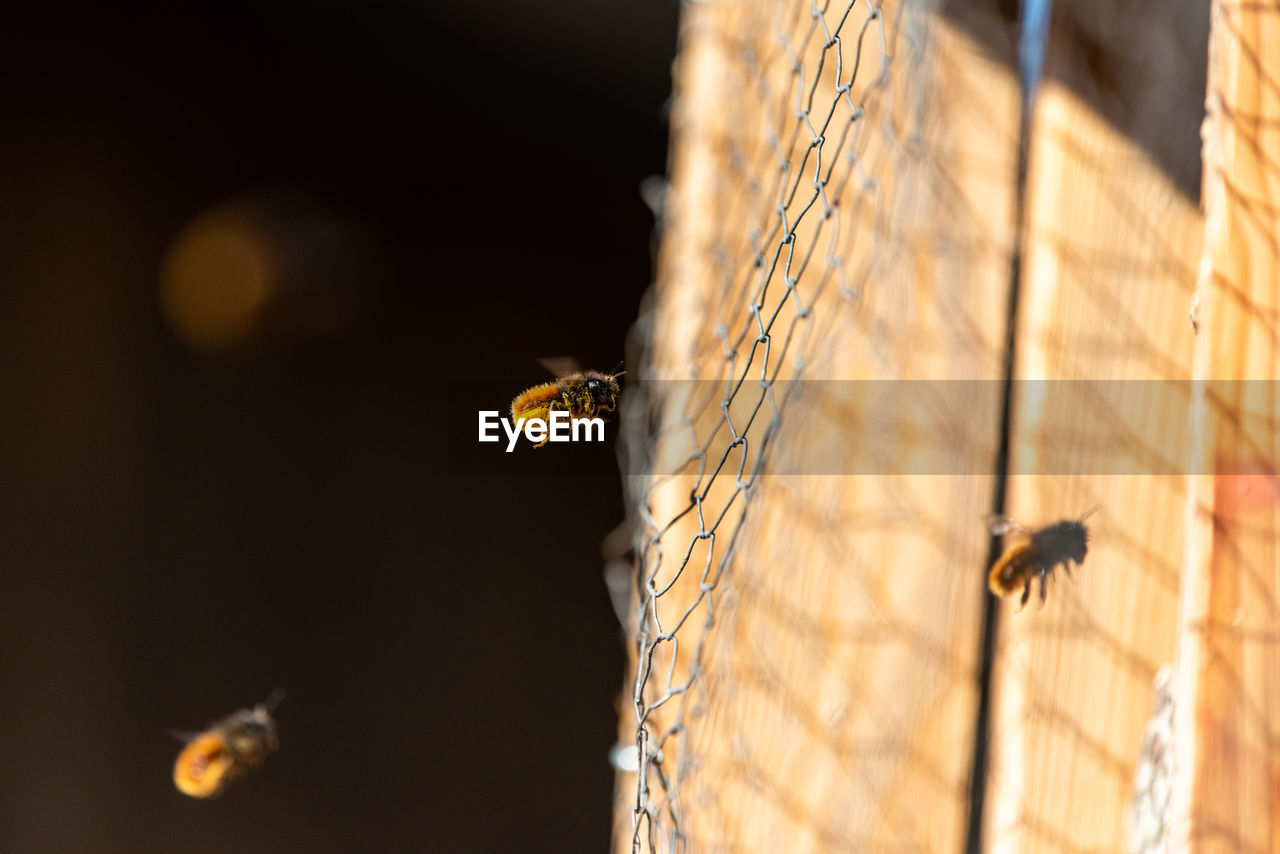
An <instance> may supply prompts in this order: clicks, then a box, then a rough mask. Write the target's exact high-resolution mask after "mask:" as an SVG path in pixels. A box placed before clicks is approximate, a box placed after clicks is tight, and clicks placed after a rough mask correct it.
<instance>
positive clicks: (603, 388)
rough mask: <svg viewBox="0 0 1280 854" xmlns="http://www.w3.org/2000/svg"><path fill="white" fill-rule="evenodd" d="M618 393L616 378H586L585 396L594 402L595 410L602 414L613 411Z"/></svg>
mask: <svg viewBox="0 0 1280 854" xmlns="http://www.w3.org/2000/svg"><path fill="white" fill-rule="evenodd" d="M620 391H621V388H620V387H619V386H618V380H617V377H616V376H610V375H609V374H591V375H590V376H588V377H587V394H589V395H591V398H592V399H593V400H594V401H595V403H596V408H597V409H600V410H602V411H604V412H612V411H613V409H614V407H615V406H616V405H617V400H618V393H619V392H620Z"/></svg>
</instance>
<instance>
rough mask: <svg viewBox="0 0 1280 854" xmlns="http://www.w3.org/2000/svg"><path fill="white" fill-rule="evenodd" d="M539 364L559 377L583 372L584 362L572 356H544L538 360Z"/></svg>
mask: <svg viewBox="0 0 1280 854" xmlns="http://www.w3.org/2000/svg"><path fill="white" fill-rule="evenodd" d="M538 364H539V365H542V367H544V368H546V369H547V370H548V371H550V372H551V373H552V374H554V375H555V376H557V377H564V376H568V375H569V374H578V373H581V372H582V363H581V362H579V361H578V360H577V359H575V358H573V357H572V356H551V357H543V358H541V359H539V360H538Z"/></svg>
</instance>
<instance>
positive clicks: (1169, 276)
mask: <svg viewBox="0 0 1280 854" xmlns="http://www.w3.org/2000/svg"><path fill="white" fill-rule="evenodd" d="M1066 37H1067V36H1055V38H1066ZM1062 53H1063V52H1062V51H1057V55H1058V56H1059V57H1060V61H1075V60H1074V58H1071V57H1069V56H1068V57H1065V58H1061V57H1062ZM1054 55H1055V48H1054V47H1053V46H1052V45H1051V48H1050V56H1051V59H1050V63H1051V71H1052V62H1053V61H1054V60H1053V57H1054ZM1159 56H1160V54H1158V53H1157V55H1156V57H1155V58H1154V59H1153V61H1157V60H1158V58H1159ZM1167 59H1168V61H1172V57H1169V58H1167ZM1158 76H1159V75H1155V74H1153V75H1152V77H1153V78H1156V77H1158ZM1149 120H1150V116H1148V115H1144V114H1143V109H1142V105H1141V101H1139V104H1138V105H1137V106H1136V107H1135V109H1134V113H1133V115H1132V121H1133V122H1135V123H1140V122H1145V121H1149ZM1030 134H1031V137H1030V144H1031V153H1030V167H1029V174H1028V179H1027V189H1026V200H1027V201H1026V204H1027V224H1026V254H1025V258H1024V265H1023V271H1022V272H1023V275H1022V288H1021V306H1020V312H1019V315H1020V316H1019V322H1018V331H1017V351H1016V352H1017V363H1016V367H1015V376H1016V377H1017V379H1018V380H1019V385H1018V386H1017V389H1018V392H1019V394H1018V397H1017V399H1016V400H1015V404H1014V412H1013V427H1012V429H1013V433H1012V438H1011V460H1010V471H1011V477H1010V481H1009V494H1008V503H1007V507H1008V509H1009V512H1010V514H1011V515H1013V516H1014V517H1015V518H1017V519H1019V520H1021V521H1023V522H1024V524H1028V525H1032V526H1034V525H1040V524H1046V523H1051V522H1054V521H1057V520H1058V519H1062V518H1078V517H1080V516H1082V514H1084V513H1086V512H1088V511H1089V510H1090V509H1092V508H1097V513H1096V515H1094V516H1091V517H1090V519H1089V527H1090V530H1091V532H1092V538H1091V542H1090V546H1089V555H1088V558H1087V560H1086V561H1085V563H1084V565H1083V567H1081V568H1080V570H1079V571H1078V572H1076V573H1075V575H1074V576H1073V578H1072V579H1071V580H1068V579H1067V578H1065V577H1063V573H1059V574H1058V576H1057V577H1056V578H1055V579H1054V580H1053V583H1052V584H1051V589H1050V591H1049V598H1048V602H1047V604H1045V605H1044V606H1043V607H1039V606H1038V603H1036V602H1034V601H1033V603H1032V604H1030V605H1029V606H1028V607H1027V608H1026V609H1025V610H1023V611H1021V612H1017V604H1016V602H1013V603H1006V604H1005V605H1004V606H1003V607H1002V609H1001V615H1000V621H999V629H998V631H999V636H998V637H999V639H998V642H997V652H996V662H995V667H994V674H993V687H992V691H993V697H994V707H993V708H994V717H993V725H992V739H991V756H992V777H991V781H990V788H989V790H988V796H987V801H986V815H987V819H986V828H987V830H986V842H987V848H988V849H989V850H992V851H999V852H1005V851H1008V852H1014V851H1017V852H1026V851H1072V852H1077V851H1104V850H1105V851H1114V850H1119V849H1123V848H1124V847H1125V845H1126V841H1125V813H1126V804H1127V803H1128V802H1129V800H1130V797H1131V792H1132V789H1133V781H1134V774H1135V766H1136V764H1137V759H1138V754H1139V747H1140V744H1141V741H1142V735H1143V731H1144V728H1145V726H1146V722H1147V718H1148V715H1149V712H1150V702H1151V690H1152V683H1153V679H1154V677H1155V675H1156V673H1157V671H1158V670H1159V668H1160V667H1161V665H1163V664H1165V663H1167V662H1170V661H1171V660H1172V658H1173V652H1174V639H1175V626H1176V618H1177V612H1178V593H1179V581H1178V579H1179V566H1180V563H1181V555H1182V548H1183V544H1182V538H1181V535H1180V531H1181V526H1182V519H1183V506H1184V500H1185V489H1186V478H1185V476H1184V475H1183V472H1184V471H1185V468H1184V465H1185V458H1186V453H1187V451H1188V450H1189V443H1188V441H1187V435H1188V429H1187V424H1188V417H1189V395H1188V390H1187V383H1186V380H1187V379H1188V378H1189V377H1190V372H1191V358H1192V348H1193V336H1192V330H1191V324H1190V322H1189V320H1188V308H1189V306H1190V304H1191V297H1192V290H1193V287H1194V282H1195V274H1196V268H1197V260H1198V253H1199V246H1200V238H1201V231H1202V222H1201V219H1200V216H1199V214H1198V212H1197V210H1196V207H1195V204H1194V202H1193V201H1191V200H1188V199H1186V198H1185V197H1184V196H1182V195H1180V194H1179V192H1178V190H1177V189H1176V187H1175V185H1174V184H1173V183H1172V181H1171V179H1170V178H1169V176H1168V174H1167V173H1166V172H1165V171H1164V170H1162V169H1161V168H1159V167H1158V166H1157V165H1156V163H1155V162H1154V161H1153V158H1152V157H1151V155H1150V154H1149V153H1148V152H1147V151H1146V150H1144V149H1142V148H1139V147H1138V146H1137V145H1136V144H1135V143H1134V142H1133V141H1132V139H1131V138H1130V136H1129V135H1128V134H1127V133H1126V130H1125V128H1117V127H1115V126H1114V125H1111V124H1108V123H1107V122H1106V121H1104V120H1103V119H1102V118H1101V116H1100V115H1099V114H1098V112H1097V111H1096V110H1094V109H1093V108H1092V107H1090V106H1089V105H1087V104H1085V103H1084V102H1082V101H1081V99H1080V98H1079V97H1078V96H1077V95H1076V94H1075V93H1073V92H1072V91H1070V90H1068V89H1066V88H1064V87H1062V86H1060V85H1058V84H1057V83H1055V82H1052V80H1051V81H1050V82H1047V83H1045V84H1044V85H1043V86H1042V88H1041V91H1040V95H1039V100H1038V103H1037V105H1036V110H1035V115H1034V118H1033V121H1032V124H1031V130H1030Z"/></svg>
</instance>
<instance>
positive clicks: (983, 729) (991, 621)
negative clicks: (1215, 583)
mask: <svg viewBox="0 0 1280 854" xmlns="http://www.w3.org/2000/svg"><path fill="white" fill-rule="evenodd" d="M1045 5H1047V4H1045ZM1047 29H1048V28H1047V26H1045V27H1044V28H1043V29H1042V30H1041V31H1040V33H1039V34H1038V35H1039V39H1038V40H1030V39H1027V38H1025V34H1024V38H1023V40H1022V42H1021V45H1020V49H1021V52H1022V53H1023V56H1022V58H1021V59H1022V62H1021V67H1022V69H1023V74H1022V75H1021V79H1022V99H1021V116H1020V119H1021V120H1020V121H1019V122H1018V166H1017V176H1016V182H1015V185H1014V194H1015V195H1014V214H1013V215H1014V224H1015V228H1016V229H1017V232H1016V238H1015V240H1014V244H1013V253H1012V258H1011V259H1010V270H1009V302H1008V306H1007V313H1006V315H1005V339H1004V361H1003V364H1002V365H1001V370H1002V373H1003V377H1002V381H1003V388H1002V389H1001V397H1000V443H999V446H998V448H997V450H996V459H995V467H994V468H995V489H994V490H993V491H992V494H991V512H992V514H993V515H997V516H1000V515H1004V513H1005V495H1006V493H1007V491H1008V486H1009V434H1010V430H1011V422H1012V416H1013V376H1014V365H1015V364H1016V356H1017V337H1016V336H1017V329H1018V300H1019V297H1020V291H1021V287H1022V255H1023V249H1024V247H1023V241H1024V235H1025V226H1026V189H1027V157H1028V152H1029V149H1030V127H1031V109H1032V106H1033V103H1034V97H1035V89H1036V85H1037V84H1038V82H1039V81H1038V77H1039V67H1038V58H1037V63H1036V65H1037V67H1036V68H1035V69H1034V71H1035V73H1034V75H1033V74H1029V73H1027V59H1026V54H1027V53H1028V52H1029V50H1032V49H1034V50H1035V51H1037V52H1039V51H1043V48H1044V41H1045V34H1046V32H1047ZM1032 41H1036V42H1037V43H1036V44H1034V45H1032V44H1031V42H1032ZM1029 46H1030V47H1029ZM1000 554H1001V539H1000V537H998V536H996V535H995V534H992V535H991V540H990V542H989V543H988V544H987V562H986V563H985V564H984V567H990V566H992V565H993V564H995V562H996V561H997V560H999V559H1000ZM979 577H980V579H981V583H982V590H983V592H982V602H983V605H982V639H981V641H980V646H979V658H978V660H979V661H980V662H981V666H980V670H979V673H978V715H977V720H976V721H975V723H974V730H973V758H972V763H971V765H970V770H969V817H968V827H967V831H966V833H965V854H981V852H982V835H983V830H984V828H983V824H982V819H983V811H984V807H985V803H986V791H987V782H988V777H989V762H990V741H991V671H992V664H993V662H994V659H995V647H996V615H997V614H998V613H999V607H1000V600H999V599H997V598H996V597H995V596H991V595H989V594H988V593H987V591H986V581H987V577H986V572H985V571H984V572H983V573H981V575H980V576H979Z"/></svg>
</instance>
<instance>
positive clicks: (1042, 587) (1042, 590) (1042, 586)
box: [1040, 569, 1049, 604]
mask: <svg viewBox="0 0 1280 854" xmlns="http://www.w3.org/2000/svg"><path fill="white" fill-rule="evenodd" d="M1048 578H1049V573H1047V572H1045V571H1044V570H1043V569H1042V570H1040V602H1041V603H1042V604H1043V603H1044V597H1045V593H1046V591H1045V581H1046V580H1047V579H1048Z"/></svg>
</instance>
